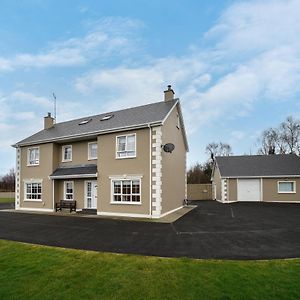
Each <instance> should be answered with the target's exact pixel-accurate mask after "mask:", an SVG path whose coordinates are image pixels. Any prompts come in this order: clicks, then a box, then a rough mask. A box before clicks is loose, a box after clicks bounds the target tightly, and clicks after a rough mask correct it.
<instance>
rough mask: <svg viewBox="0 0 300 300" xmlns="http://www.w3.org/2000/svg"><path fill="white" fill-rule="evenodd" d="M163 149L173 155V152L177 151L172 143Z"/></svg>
mask: <svg viewBox="0 0 300 300" xmlns="http://www.w3.org/2000/svg"><path fill="white" fill-rule="evenodd" d="M163 149H164V151H165V152H168V153H172V151H173V150H174V149H175V146H174V144H172V143H168V144H165V145H164V146H163Z"/></svg>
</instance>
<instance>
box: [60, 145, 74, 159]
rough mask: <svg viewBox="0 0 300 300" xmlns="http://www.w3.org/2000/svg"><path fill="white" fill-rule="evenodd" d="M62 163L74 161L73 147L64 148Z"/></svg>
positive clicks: (66, 146)
mask: <svg viewBox="0 0 300 300" xmlns="http://www.w3.org/2000/svg"><path fill="white" fill-rule="evenodd" d="M62 161H63V162H67V161H72V145H65V146H62Z"/></svg>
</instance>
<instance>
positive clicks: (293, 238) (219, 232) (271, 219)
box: [0, 201, 300, 259]
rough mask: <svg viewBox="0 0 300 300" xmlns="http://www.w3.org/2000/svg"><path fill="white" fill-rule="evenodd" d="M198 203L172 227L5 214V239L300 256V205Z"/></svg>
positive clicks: (182, 252) (0, 230)
mask: <svg viewBox="0 0 300 300" xmlns="http://www.w3.org/2000/svg"><path fill="white" fill-rule="evenodd" d="M193 204H194V203H193ZM195 204H197V207H196V208H195V209H193V210H192V211H190V212H188V213H187V214H185V215H184V216H182V217H181V218H180V219H178V220H177V221H175V222H173V223H169V224H168V223H158V222H145V221H131V220H118V219H107V218H105V219H103V218H97V217H93V218H89V217H84V218H82V217H78V216H58V215H57V216H56V215H43V214H33V213H19V212H18V213H17V212H8V211H5V210H0V239H5V240H13V241H20V242H26V243H32V244H40V245H48V246H57V247H65V248H74V249H83V250H94V251H104V252H114V253H128V254H139V255H153V256H162V257H192V258H204V259H208V258H209V259H272V258H296V257H298V258H299V257H300V204H296V203H295V204H288V203H257V202H255V203H254V202H253V203H232V204H221V203H218V202H216V201H198V202H195Z"/></svg>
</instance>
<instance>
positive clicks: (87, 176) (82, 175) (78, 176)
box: [49, 173, 98, 179]
mask: <svg viewBox="0 0 300 300" xmlns="http://www.w3.org/2000/svg"><path fill="white" fill-rule="evenodd" d="M97 175H98V174H97V173H95V174H77V175H57V176H55V175H54V176H49V178H50V179H69V178H94V177H97Z"/></svg>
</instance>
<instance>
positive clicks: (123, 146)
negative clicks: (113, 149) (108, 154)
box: [118, 136, 126, 151]
mask: <svg viewBox="0 0 300 300" xmlns="http://www.w3.org/2000/svg"><path fill="white" fill-rule="evenodd" d="M125 149H126V136H120V137H118V151H125Z"/></svg>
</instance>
